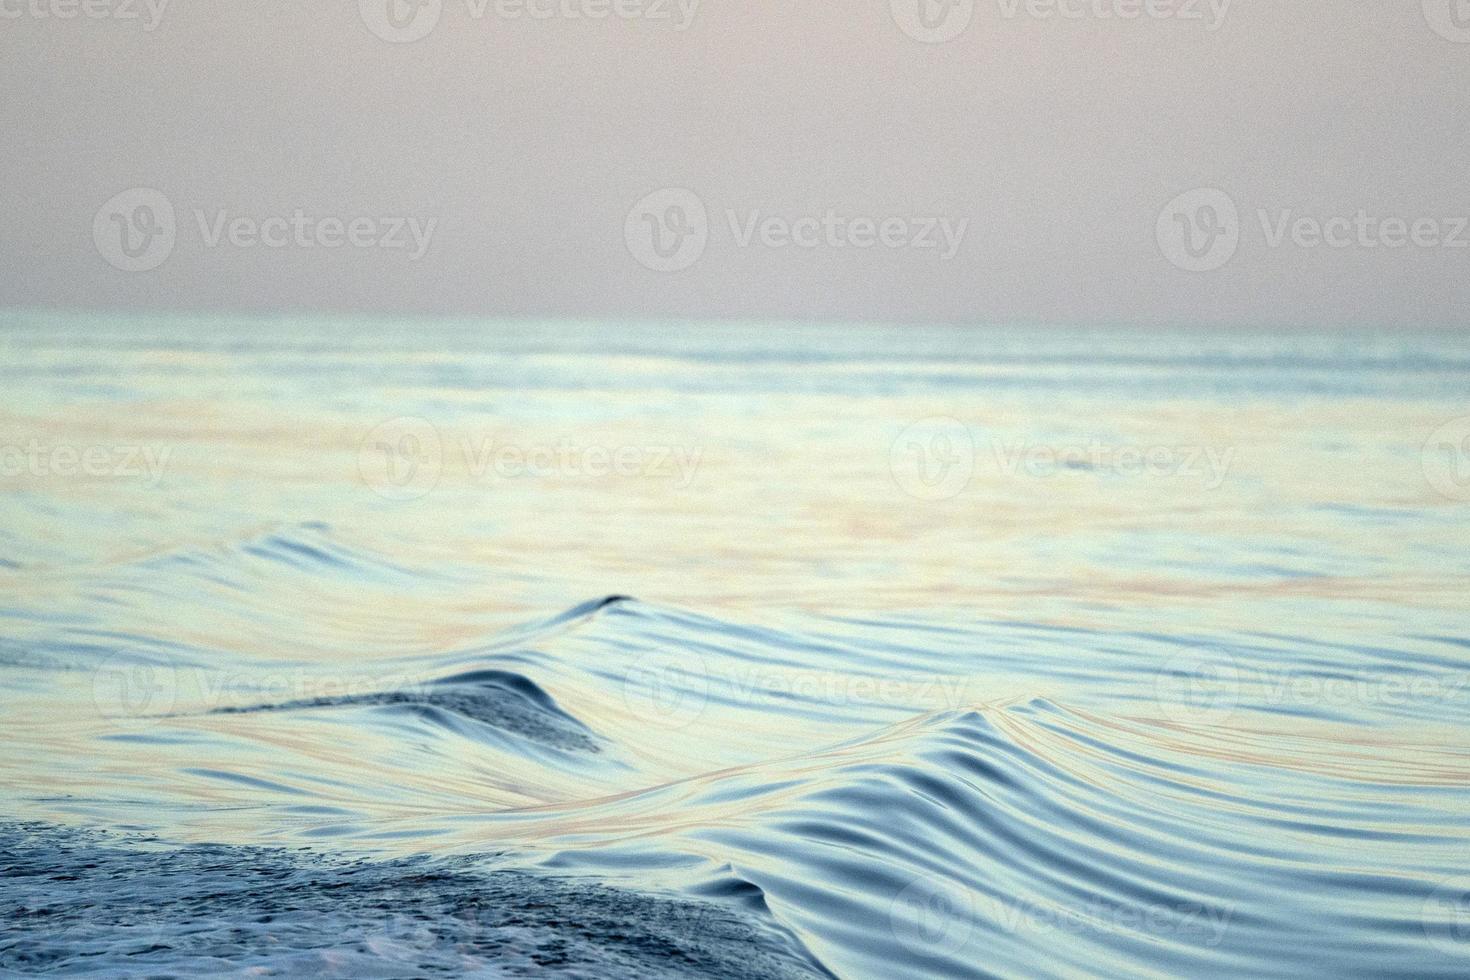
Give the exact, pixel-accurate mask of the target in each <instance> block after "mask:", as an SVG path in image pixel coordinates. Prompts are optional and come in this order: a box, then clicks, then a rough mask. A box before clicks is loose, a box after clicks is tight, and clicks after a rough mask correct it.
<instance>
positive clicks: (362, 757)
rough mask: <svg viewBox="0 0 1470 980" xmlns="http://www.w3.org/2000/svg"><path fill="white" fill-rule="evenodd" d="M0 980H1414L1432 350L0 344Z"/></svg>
mask: <svg viewBox="0 0 1470 980" xmlns="http://www.w3.org/2000/svg"><path fill="white" fill-rule="evenodd" d="M0 390H3V391H4V392H5V398H4V400H3V404H0V488H3V491H4V493H3V496H0V678H3V680H4V683H3V685H0V718H3V721H4V724H5V729H6V732H7V734H8V741H7V746H8V748H9V751H8V752H6V753H4V754H3V755H0V776H3V778H0V799H3V801H4V806H5V811H4V812H3V814H0V868H3V870H4V876H5V881H4V885H3V889H0V903H3V908H0V972H19V973H46V972H55V973H63V974H68V973H69V974H91V973H110V974H124V975H132V974H140V975H160V974H162V975H167V974H176V975H195V974H198V973H202V972H208V973H219V972H226V973H228V972H236V971H241V972H243V971H249V970H260V971H265V972H271V971H275V972H279V973H316V974H325V975H338V976H354V977H356V976H384V977H395V976H421V975H483V976H506V975H521V974H536V973H544V972H548V971H552V972H562V973H565V974H569V975H580V976H598V977H603V976H630V975H646V976H665V975H668V976H674V975H678V976H690V975H693V976H803V975H814V976H820V975H835V976H841V977H873V978H886V977H892V976H914V977H922V976H935V977H940V976H944V977H957V976H1000V977H1026V978H1030V977H1046V976H1062V977H1071V976H1108V977H1151V976H1241V977H1269V976H1324V977H1329V976H1330V977H1356V976H1363V977H1368V976H1372V977H1382V976H1400V977H1438V976H1445V977H1448V976H1464V975H1467V974H1470V749H1467V748H1466V747H1465V745H1464V734H1465V732H1466V730H1467V725H1470V612H1467V606H1470V603H1467V601H1466V600H1467V598H1470V589H1467V582H1470V547H1467V545H1470V343H1467V341H1466V339H1465V338H1464V337H1459V336H1448V335H1403V336H1393V337H1389V336H1361V337H1327V336H1315V335H1306V334H1294V333H1279V334H1200V333H1176V334H1158V333H1146V332H1130V331H1113V332H1107V331H1039V330H1019V329H1017V330H1000V329H995V330H975V329H959V328H902V329H900V328H886V327H879V326H839V325H827V326H821V327H814V326H795V325H731V324H723V325H721V324H659V325H639V324H609V323H560V322H558V323H545V322H533V321H525V322H518V323H480V322H434V323H417V322H410V323H395V322H359V321H346V320H327V319H318V320H304V319H296V320H260V319H253V320H247V319H227V318H213V319H204V318H187V317H174V318H138V317H133V318H115V317H102V316H79V315H78V316H60V315H50V314H47V315H42V314H6V315H4V316H3V317H0Z"/></svg>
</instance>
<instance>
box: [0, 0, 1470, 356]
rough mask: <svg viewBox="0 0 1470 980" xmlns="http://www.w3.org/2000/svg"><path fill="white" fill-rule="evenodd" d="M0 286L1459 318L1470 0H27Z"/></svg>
mask: <svg viewBox="0 0 1470 980" xmlns="http://www.w3.org/2000/svg"><path fill="white" fill-rule="evenodd" d="M0 92H3V93H4V97H3V98H0V130H3V132H4V133H5V134H6V136H5V138H4V139H3V140H0V173H3V174H4V179H3V180H0V215H3V216H4V217H5V219H6V220H5V222H4V225H3V231H0V307H8V308H40V309H59V310H71V309H88V310H125V311H154V310H160V311H213V310H219V311H232V312H233V311H244V312H251V311H259V312H278V311H286V312H290V311H324V312H346V313H355V312H363V313H371V314H376V315H398V314H404V315H417V314H433V315H437V314H452V315H472V316H487V317H522V316H528V317H540V316H566V317H579V318H583V317H591V318H597V317H608V318H739V319H780V320H809V319H821V320H832V319H836V320H862V321H898V322H907V321H914V322H960V323H963V322H975V323H1009V322H1028V323H1065V324H1142V325H1156V326H1166V327H1178V328H1181V329H1184V328H1189V327H1201V326H1216V325H1240V326H1267V327H1299V326H1301V327H1327V328H1341V329H1354V328H1373V329H1404V328H1418V327H1438V328H1463V327H1464V325H1465V311H1466V310H1467V309H1470V303H1467V300H1470V275H1467V273H1470V227H1467V226H1470V180H1467V179H1466V178H1467V176H1470V152H1467V151H1470V126H1467V125H1466V123H1465V118H1464V112H1465V105H1466V102H1465V100H1466V93H1467V92H1470V4H1467V3H1463V2H1462V0H1390V2H1387V3H1374V4H1366V3H1345V2H1343V0H1294V2H1291V3H1280V2H1266V0H1235V2H1227V0H1147V2H1145V0H1031V2H1030V3H1026V2H1021V0H891V2H890V0H862V2H838V3H814V2H810V3H801V4H793V3H784V4H776V3H765V4H752V3H749V2H746V3H732V2H730V0H333V2H328V3H316V4H285V3H276V4H241V3H238V2H227V0H0Z"/></svg>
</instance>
